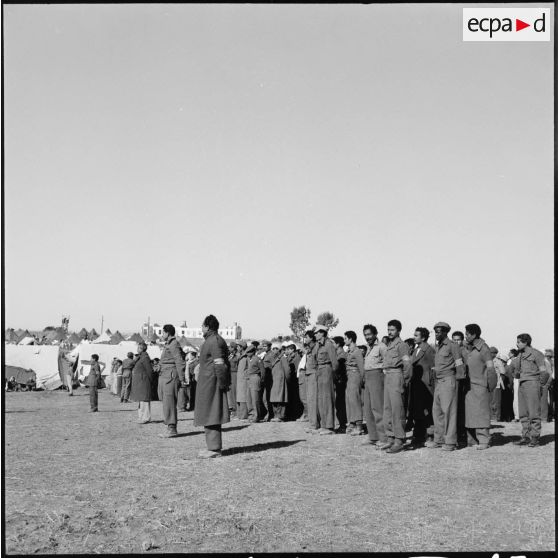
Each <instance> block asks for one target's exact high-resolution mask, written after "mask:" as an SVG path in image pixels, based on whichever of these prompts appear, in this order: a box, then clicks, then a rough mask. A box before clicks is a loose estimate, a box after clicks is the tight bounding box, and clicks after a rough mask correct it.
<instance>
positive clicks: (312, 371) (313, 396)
mask: <svg viewBox="0 0 558 558" xmlns="http://www.w3.org/2000/svg"><path fill="white" fill-rule="evenodd" d="M304 344H305V345H306V370H305V372H304V385H305V387H306V404H307V405H308V427H307V428H305V429H304V430H305V432H309V433H310V434H317V433H319V431H320V420H319V418H318V382H317V379H316V374H317V372H318V361H317V360H316V350H315V349H316V334H315V333H314V330H312V329H308V330H307V331H306V332H305V334H304Z"/></svg>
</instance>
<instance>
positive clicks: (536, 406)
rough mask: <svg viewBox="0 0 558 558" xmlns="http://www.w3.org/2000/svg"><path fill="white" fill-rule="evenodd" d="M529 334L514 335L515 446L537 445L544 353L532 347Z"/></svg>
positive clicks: (546, 373) (543, 374) (512, 365)
mask: <svg viewBox="0 0 558 558" xmlns="http://www.w3.org/2000/svg"><path fill="white" fill-rule="evenodd" d="M531 342H532V339H531V336H530V335H529V334H528V333H520V334H519V335H518V336H517V349H518V351H519V354H518V355H517V356H516V357H515V358H514V359H512V362H511V368H512V370H513V374H514V376H515V377H516V378H518V379H519V420H520V422H521V439H520V440H518V441H517V442H514V444H515V445H517V446H523V445H527V444H528V445H529V447H530V448H536V447H538V446H539V438H540V435H541V391H542V386H543V385H544V384H545V383H546V382H547V381H548V372H547V370H546V365H545V362H544V355H543V354H542V353H541V352H540V351H538V350H537V349H534V348H533V347H531Z"/></svg>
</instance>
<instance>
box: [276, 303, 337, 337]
mask: <svg viewBox="0 0 558 558" xmlns="http://www.w3.org/2000/svg"><path fill="white" fill-rule="evenodd" d="M311 315H312V311H311V310H310V308H306V306H295V307H294V308H293V309H292V311H291V322H290V324H289V328H290V330H291V331H292V332H293V334H292V335H278V336H277V337H273V338H272V339H271V341H279V342H280V341H291V340H297V341H302V338H303V337H304V332H305V331H306V330H307V329H308V328H309V327H310V317H311ZM316 323H317V324H322V325H325V326H326V327H327V329H328V331H329V330H331V329H334V328H335V327H337V325H338V324H339V318H336V317H335V315H334V314H333V313H332V312H329V311H326V312H322V313H321V314H318V318H317V319H316Z"/></svg>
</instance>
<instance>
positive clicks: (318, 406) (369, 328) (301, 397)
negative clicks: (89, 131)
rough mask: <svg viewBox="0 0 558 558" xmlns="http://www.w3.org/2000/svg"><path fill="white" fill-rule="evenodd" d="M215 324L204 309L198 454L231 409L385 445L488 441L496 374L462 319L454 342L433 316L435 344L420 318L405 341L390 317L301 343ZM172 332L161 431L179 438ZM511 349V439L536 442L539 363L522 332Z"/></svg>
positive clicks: (180, 377) (394, 448) (473, 327)
mask: <svg viewBox="0 0 558 558" xmlns="http://www.w3.org/2000/svg"><path fill="white" fill-rule="evenodd" d="M218 327H219V322H218V321H217V319H216V318H215V316H212V315H210V316H208V317H207V318H206V319H205V320H204V323H203V325H202V329H203V331H204V338H205V341H204V343H203V345H202V347H201V350H200V357H199V377H198V384H197V390H196V401H195V416H194V424H196V425H200V426H204V427H205V432H206V442H207V450H205V451H204V452H202V453H201V454H200V457H218V456H220V455H221V449H222V439H221V425H222V424H225V423H227V422H229V420H230V419H231V416H232V417H233V418H236V419H238V420H242V421H250V422H254V423H258V422H263V421H273V422H283V421H286V420H298V421H301V422H308V426H307V427H306V431H307V432H309V433H311V434H318V435H332V434H334V433H335V432H337V433H348V434H349V435H354V436H357V435H366V438H365V440H364V442H363V444H365V445H368V446H373V447H375V448H376V449H379V450H382V451H385V452H386V453H399V452H401V451H402V450H403V449H407V448H419V447H423V446H426V447H428V448H440V449H441V450H442V451H453V450H455V449H456V448H457V447H459V446H470V447H475V448H476V449H479V450H483V449H487V448H488V447H489V446H490V422H491V402H492V399H493V396H492V392H493V391H494V389H496V387H497V386H498V382H499V377H498V376H499V374H498V372H497V371H496V370H495V366H494V355H493V351H491V349H490V347H489V346H488V345H487V344H486V342H485V341H484V340H483V339H482V338H481V328H480V327H479V326H478V325H477V324H469V325H467V326H466V327H465V335H464V339H463V340H460V339H455V337H454V339H455V340H454V339H450V338H449V337H448V334H449V332H450V330H451V328H450V326H449V324H447V323H446V322H438V323H436V324H435V326H434V332H435V337H436V343H435V346H434V347H432V346H431V345H430V344H429V343H428V339H429V336H430V332H429V331H428V329H426V328H424V327H417V328H416V330H415V333H414V342H413V343H412V344H411V343H407V342H405V341H404V340H402V339H401V337H400V333H401V330H402V324H401V322H400V321H399V320H390V321H389V322H388V324H387V336H386V337H384V338H382V340H380V339H379V338H378V331H377V328H376V327H375V326H373V325H372V324H367V325H365V326H364V327H363V336H364V338H365V341H366V345H365V346H359V345H357V334H356V333H355V332H354V331H346V332H345V335H344V336H343V337H334V338H333V340H332V339H330V338H329V337H328V327H327V326H325V325H322V324H317V325H316V326H315V327H314V328H312V329H309V330H307V331H306V332H305V334H304V343H303V346H302V347H300V346H297V344H296V343H295V342H294V341H285V342H283V343H282V344H281V345H280V344H278V343H271V342H269V341H262V342H261V343H259V342H257V341H252V342H251V343H247V342H245V341H239V342H233V343H231V344H230V347H228V346H227V344H226V342H225V341H224V339H223V338H222V337H221V336H219V335H218V333H217V331H218ZM172 329H173V328H172V326H170V325H166V326H164V328H163V338H164V340H165V345H164V349H163V353H162V355H161V361H160V367H161V372H160V376H159V393H160V394H161V396H162V397H161V399H162V401H163V415H164V422H165V424H166V425H167V430H166V432H165V433H163V434H162V436H163V437H174V436H176V435H177V432H176V403H177V399H178V390H179V389H180V387H186V385H187V380H186V378H185V376H184V369H185V365H184V358H183V354H182V352H181V350H180V346H179V345H178V342H177V340H176V337H175V336H174V332H173V331H172ZM454 336H455V334H454ZM462 341H464V342H462ZM517 347H518V355H517V356H516V357H514V358H513V359H512V361H511V363H510V369H511V371H512V374H513V376H514V377H515V378H517V379H518V380H519V417H520V421H521V425H522V436H521V439H520V440H519V441H518V442H517V444H518V445H528V446H529V447H536V446H538V445H539V438H540V432H541V404H540V401H541V390H542V386H543V385H545V384H546V383H547V382H548V370H547V366H546V365H545V360H544V355H543V354H542V353H541V352H540V351H537V350H536V349H534V348H532V347H531V337H530V336H529V335H528V334H520V335H519V336H518V337H517ZM364 423H365V424H366V430H365V428H364ZM336 426H337V428H335V427H336ZM410 429H412V431H413V435H412V439H411V444H410V445H408V444H406V431H407V430H410Z"/></svg>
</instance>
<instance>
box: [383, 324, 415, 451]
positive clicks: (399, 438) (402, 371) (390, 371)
mask: <svg viewBox="0 0 558 558" xmlns="http://www.w3.org/2000/svg"><path fill="white" fill-rule="evenodd" d="M402 327H403V326H402V325H401V322H400V321H399V320H390V321H389V322H388V337H389V341H388V344H387V346H386V349H385V354H384V358H383V364H382V366H383V370H384V374H385V383H384V417H383V419H384V426H385V430H386V436H387V442H386V443H385V444H383V445H382V446H380V449H382V450H387V453H399V452H400V451H401V450H402V449H403V444H404V443H405V405H404V401H403V394H404V389H405V386H406V385H408V384H409V381H410V379H411V359H410V357H409V346H408V345H407V343H405V341H403V340H402V339H401V337H400V336H399V334H400V333H401V329H402Z"/></svg>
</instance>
